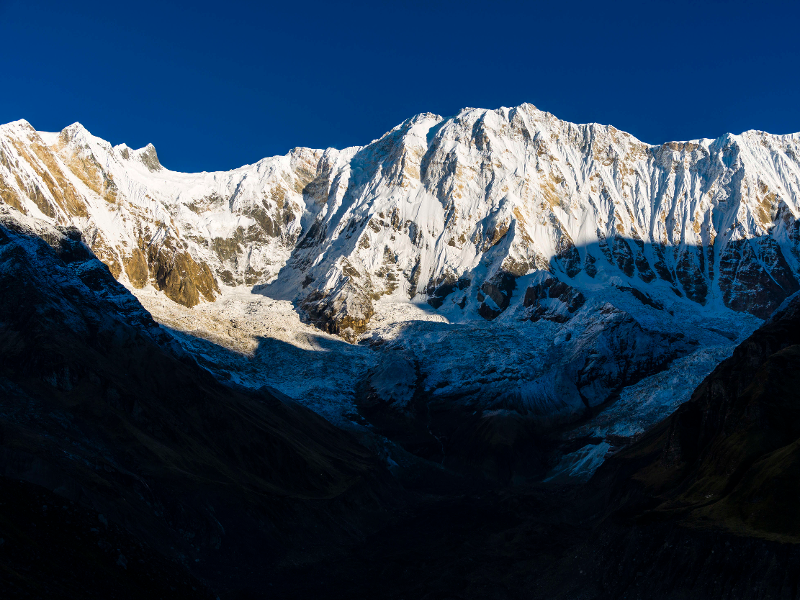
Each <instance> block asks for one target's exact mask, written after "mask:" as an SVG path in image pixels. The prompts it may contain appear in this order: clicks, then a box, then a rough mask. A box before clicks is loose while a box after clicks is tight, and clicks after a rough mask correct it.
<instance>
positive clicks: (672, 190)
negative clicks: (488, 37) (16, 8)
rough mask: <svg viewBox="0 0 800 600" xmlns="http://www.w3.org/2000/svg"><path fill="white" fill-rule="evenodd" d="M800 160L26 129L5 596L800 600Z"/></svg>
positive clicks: (2, 331)
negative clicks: (166, 139) (179, 164)
mask: <svg viewBox="0 0 800 600" xmlns="http://www.w3.org/2000/svg"><path fill="white" fill-rule="evenodd" d="M798 144H800V135H789V136H772V135H769V134H765V133H762V132H746V133H743V134H742V135H739V136H734V135H726V136H723V137H721V138H719V139H716V140H695V141H691V142H681V143H669V144H664V145H662V146H650V145H647V144H643V143H641V142H639V141H638V140H636V139H635V138H633V137H631V136H629V135H627V134H625V133H623V132H620V131H618V130H616V129H614V128H613V127H607V126H600V125H596V124H591V125H574V124H570V123H566V122H563V121H560V120H558V119H556V118H555V117H553V116H552V115H550V114H548V113H544V112H542V111H539V110H537V109H535V108H534V107H532V106H530V105H522V106H520V107H517V108H512V109H505V108H503V109H499V110H496V111H486V110H478V109H466V110H464V111H462V112H461V113H459V114H458V115H456V116H455V117H452V118H448V119H443V118H441V117H438V116H436V115H430V114H424V115H418V116H416V117H414V118H412V119H410V120H408V121H406V122H404V123H402V124H401V125H399V126H398V127H396V128H395V129H393V130H392V131H390V132H388V133H387V134H386V135H384V136H382V137H381V138H379V139H378V140H375V141H373V142H372V143H370V144H368V145H367V146H364V147H360V148H348V149H344V150H334V149H328V150H325V151H321V150H309V149H294V150H292V151H291V152H290V153H289V154H287V155H286V156H282V157H273V158H267V159H263V160H261V161H259V162H258V163H256V164H254V165H248V166H244V167H242V168H240V169H236V170H234V171H230V172H218V173H199V174H183V173H175V172H171V171H169V170H168V169H166V168H164V167H163V166H162V165H161V163H160V161H159V158H158V155H157V153H156V150H155V148H153V147H152V146H147V147H145V148H143V149H140V150H133V149H131V148H128V147H127V146H125V145H119V146H111V145H110V144H109V143H107V142H105V141H103V140H100V139H99V138H96V137H94V136H92V135H91V134H90V133H88V132H87V131H86V130H85V129H84V128H83V127H82V126H80V125H78V124H75V125H72V126H70V127H67V128H66V129H65V130H63V131H62V132H60V133H45V132H37V131H35V130H34V129H33V128H32V127H31V126H30V125H29V124H27V123H26V122H24V121H18V122H15V123H10V124H7V125H3V126H0V198H2V202H0V290H2V293H0V358H1V360H0V475H2V477H1V479H2V482H0V483H2V487H0V502H1V503H2V504H3V507H4V512H3V514H4V516H2V517H0V527H1V528H2V530H0V560H2V568H3V570H4V572H5V573H7V574H11V575H10V576H9V577H4V578H2V580H0V585H2V586H5V587H4V589H3V592H4V593H6V594H7V595H9V596H12V595H14V594H17V593H20V594H21V593H24V592H27V593H29V594H31V595H34V596H35V595H37V594H38V595H39V596H49V597H58V596H61V597H65V598H71V597H92V596H97V597H107V596H108V592H109V590H112V591H116V590H122V591H120V592H119V594H120V596H126V597H137V596H141V595H153V596H160V597H171V596H177V597H183V596H185V597H208V596H209V595H211V596H212V597H213V595H214V594H216V593H220V594H222V595H223V596H225V597H250V595H253V594H255V595H256V596H279V597H287V598H288V597H298V598H302V597H331V598H333V597H342V598H344V597H358V596H360V595H362V596H366V597H374V596H375V595H380V596H382V597H398V598H401V597H425V596H426V595H427V596H429V597H440V596H441V597H453V596H455V597H498V598H508V597H542V598H557V597H562V598H576V597H584V598H612V597H622V596H627V597H664V598H675V597H697V596H698V595H701V596H708V597H720V598H729V597H765V596H767V595H774V596H781V597H783V596H786V597H794V596H796V595H797V593H796V590H797V589H798V581H797V578H796V576H795V574H796V573H797V572H800V571H798V565H800V554H798V552H796V551H795V549H794V548H795V542H796V541H797V539H796V538H797V534H798V527H797V523H796V521H797V519H796V518H795V517H794V515H793V512H792V507H793V502H794V500H795V499H796V495H797V493H796V492H797V490H796V487H797V486H796V485H795V479H796V477H794V475H795V471H796V462H797V461H796V458H795V456H794V454H795V446H796V443H797V435H798V431H800V429H798V427H797V423H796V421H797V418H796V417H797V415H796V414H795V413H796V412H797V411H796V406H795V404H796V400H797V398H796V394H795V393H794V392H793V387H792V377H793V375H794V373H795V372H796V370H797V369H796V366H797V365H796V364H795V363H796V362H797V360H796V358H797V357H796V356H795V354H796V351H795V349H796V342H797V339H796V338H797V333H798V332H797V325H798V307H799V306H800V300H798V298H799V297H800V293H798V289H800V284H798V274H799V273H800V271H798V269H799V268H800V254H798V227H799V226H798V215H799V214H800V192H799V190H800V188H799V187H798V183H800V177H799V175H800V162H799V161H798V158H797V157H798V151H800V149H799V148H798ZM309 409H311V410H309ZM320 415H322V416H320ZM587 481H588V482H587ZM59 502H63V504H61V505H60V507H59ZM6 504H8V506H6ZM45 507H47V508H45ZM65 507H66V508H65ZM6 509H8V510H6ZM55 509H58V510H55ZM18 550H19V551H18ZM83 557H85V559H84V558H83ZM80 565H87V567H86V569H87V571H86V573H89V574H90V575H85V574H84V573H82V572H81V567H80ZM84 575H85V576H84ZM56 578H57V581H56ZM90 579H94V581H92V580H90ZM109 581H111V582H114V583H113V584H112V583H107V582H109ZM43 582H44V583H43ZM104 582H106V583H104ZM273 584H274V587H273ZM42 586H44V587H42ZM376 590H378V591H379V593H377V594H376Z"/></svg>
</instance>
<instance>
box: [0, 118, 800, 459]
mask: <svg viewBox="0 0 800 600" xmlns="http://www.w3.org/2000/svg"><path fill="white" fill-rule="evenodd" d="M798 156H800V135H798V134H795V135H788V136H773V135H769V134H765V133H763V132H746V133H744V134H742V135H738V136H736V135H725V136H723V137H721V138H718V139H716V140H708V139H703V140H694V141H691V142H680V143H679V142H672V143H668V144H664V145H661V146H650V145H647V144H644V143H642V142H640V141H638V140H636V139H635V138H633V137H632V136H630V135H628V134H626V133H624V132H620V131H618V130H616V129H615V128H613V127H610V126H601V125H597V124H590V125H574V124H571V123H567V122H564V121H560V120H558V119H557V118H555V117H554V116H553V115H551V114H549V113H545V112H542V111H539V110H538V109H536V108H535V107H533V106H531V105H529V104H524V105H522V106H519V107H516V108H511V109H507V108H501V109H498V110H495V111H488V110H481V109H465V110H463V111H461V112H460V113H459V114H458V115H456V116H455V117H452V118H448V119H442V118H441V117H439V116H436V115H432V114H422V115H418V116H416V117H413V118H412V119H409V120H408V121H405V122H404V123H402V124H400V125H399V126H397V127H396V128H394V129H393V130H392V131H390V132H388V133H387V134H385V135H384V136H382V137H381V138H380V139H378V140H375V141H373V142H372V143H370V144H368V145H367V146H364V147H357V148H348V149H344V150H341V151H340V150H334V149H328V150H325V151H321V150H310V149H302V148H300V149H294V150H292V151H291V152H290V153H289V154H287V155H286V156H280V157H272V158H267V159H263V160H261V161H259V162H258V163H256V164H254V165H248V166H244V167H241V168H240V169H236V170H234V171H230V172H217V173H198V174H184V173H175V172H171V171H169V170H167V169H165V168H164V167H163V166H161V164H160V162H159V160H158V157H157V155H156V151H155V148H153V147H152V146H148V147H146V148H143V149H140V150H132V149H130V148H128V147H127V146H125V145H120V146H115V147H112V146H111V145H110V144H108V143H107V142H105V141H103V140H101V139H99V138H96V137H94V136H92V135H91V134H89V133H88V132H87V131H86V130H85V129H84V128H83V127H82V126H80V125H79V124H75V125H72V126H70V127H68V128H66V129H65V130H63V131H62V132H60V133H58V134H55V133H39V132H36V131H35V130H34V129H33V128H32V127H31V126H30V125H29V124H27V123H26V122H24V121H18V122H15V123H10V124H8V125H4V126H0V197H2V200H3V203H5V204H6V205H8V206H10V207H12V208H13V209H14V210H17V211H21V212H23V213H26V214H27V215H28V216H29V217H31V218H36V219H43V220H45V221H47V222H50V223H58V224H61V225H73V226H75V227H77V228H78V229H79V230H80V231H81V232H82V233H83V239H84V240H85V242H86V243H87V245H88V246H89V247H90V248H91V249H92V250H93V251H94V253H95V254H96V255H97V256H98V257H99V258H100V259H101V260H102V261H103V262H105V263H106V265H108V267H109V269H110V270H111V272H112V274H114V276H115V277H117V278H118V279H120V281H122V282H123V283H125V284H127V285H129V286H130V287H132V288H133V289H135V290H139V291H138V292H137V293H138V294H139V296H140V298H141V299H142V300H143V302H144V303H145V304H146V305H147V306H148V307H149V308H150V309H151V310H152V311H153V313H154V315H156V317H157V318H160V319H161V320H162V321H164V322H166V323H168V324H169V325H170V326H171V327H172V328H173V329H174V330H175V336H176V339H178V341H180V342H181V344H182V345H183V346H184V348H185V349H187V350H188V351H190V352H192V353H193V354H195V355H198V356H201V358H202V357H203V356H205V359H204V360H206V364H207V366H208V367H209V368H210V369H211V370H212V371H214V372H215V373H216V374H217V375H218V376H219V377H222V378H223V379H225V378H227V379H230V380H232V381H235V382H239V383H241V384H244V385H262V384H267V385H271V386H273V387H275V388H277V389H279V390H282V391H284V392H285V393H289V394H292V389H300V388H297V387H296V386H297V385H300V384H299V383H298V382H302V385H301V386H300V387H302V391H303V392H304V394H303V395H304V397H306V398H309V400H308V402H311V403H312V404H313V405H315V406H314V408H315V409H316V410H318V411H319V412H321V413H322V414H325V415H326V416H328V418H330V419H331V420H333V421H335V422H338V423H346V422H348V421H349V419H350V418H354V417H353V411H354V407H356V406H358V407H360V408H359V410H361V412H364V410H367V408H365V406H366V405H365V404H364V402H366V403H367V404H368V405H369V409H368V410H369V411H372V412H371V414H373V416H375V417H376V418H378V416H379V415H378V414H377V413H376V412H375V411H378V412H380V414H381V415H382V416H381V417H380V418H384V417H386V416H387V415H394V416H393V417H392V419H393V420H392V422H393V423H394V422H395V421H396V420H397V419H404V421H403V422H404V423H406V425H407V426H408V427H410V428H412V429H413V428H414V427H416V428H418V429H419V431H420V436H421V437H420V438H419V439H422V438H424V437H425V436H428V437H429V438H430V444H429V445H428V446H426V444H427V442H425V443H422V442H420V444H418V445H419V447H420V448H422V447H423V446H425V447H426V448H427V449H424V450H420V454H422V455H426V456H428V457H429V458H432V459H435V460H437V461H439V460H442V461H443V460H445V456H448V457H449V456H451V455H452V454H453V453H456V454H457V453H458V452H459V448H457V447H456V446H457V445H458V444H457V443H456V442H455V441H453V440H454V439H456V438H459V436H461V439H468V440H470V441H469V444H473V445H474V444H478V445H480V444H479V443H478V442H476V440H475V438H474V435H477V434H476V433H475V431H484V430H486V429H487V428H489V429H491V428H492V427H496V422H497V421H498V419H499V420H502V419H506V417H507V416H508V415H512V416H513V415H523V416H524V418H525V419H526V420H527V421H530V422H533V423H536V424H537V427H545V428H552V427H553V426H562V425H563V424H564V423H570V422H573V421H575V420H578V419H581V418H583V417H584V416H586V415H594V414H596V412H597V410H598V408H599V407H606V406H607V405H608V403H609V401H612V400H614V399H616V398H619V401H617V402H616V403H615V404H614V405H613V407H612V410H609V411H606V412H605V413H604V415H605V416H603V417H602V419H604V420H602V419H601V421H598V422H597V426H596V427H595V428H594V429H591V427H589V426H586V427H589V429H586V427H584V428H582V429H580V430H577V431H576V432H574V433H571V434H568V435H567V437H568V438H571V439H579V438H580V437H581V436H584V435H588V433H587V432H588V431H593V432H594V433H593V434H592V435H595V436H596V437H598V436H599V438H602V439H606V438H607V436H611V437H608V439H612V438H613V439H616V438H618V437H619V436H620V435H628V436H629V435H633V434H635V433H636V432H638V431H640V430H641V429H642V428H644V427H646V426H647V424H648V423H651V422H654V421H655V420H657V419H658V418H661V417H662V416H663V415H664V414H665V412H668V411H669V410H671V409H672V408H673V407H674V406H676V403H677V401H678V400H676V398H677V395H673V396H670V397H669V398H666V397H663V394H662V393H661V392H659V391H658V390H659V389H661V388H663V387H664V386H665V385H667V384H668V383H665V382H673V381H678V380H679V379H676V378H678V377H679V376H678V374H679V373H681V372H682V370H685V371H686V373H687V376H689V377H690V378H694V379H697V378H701V377H703V376H704V375H705V374H706V373H707V372H708V371H710V369H711V368H712V367H713V362H714V360H717V359H719V358H721V357H724V356H726V355H727V354H728V353H729V352H730V351H731V350H732V347H733V345H734V344H735V341H736V340H737V339H742V336H744V335H747V334H749V333H750V332H751V331H752V330H753V329H754V328H755V327H756V326H757V325H758V323H759V322H760V319H763V318H764V317H766V316H767V315H768V314H769V313H770V312H771V311H772V310H773V309H774V308H775V307H776V306H777V305H779V304H780V302H781V301H782V300H783V299H784V298H786V297H787V296H788V295H789V294H791V293H793V292H794V291H796V290H797V289H799V288H800V286H799V285H798V283H797V274H798V269H800V250H799V249H798V244H799V243H800V229H799V225H798V220H797V216H798V214H800V159H798ZM237 286H238V287H237ZM241 286H244V287H241ZM153 288H154V289H155V290H159V291H162V292H163V293H164V294H165V296H166V297H167V298H169V299H171V300H174V301H175V302H177V303H179V304H182V305H183V306H184V307H188V308H191V307H195V308H194V309H192V312H191V313H186V314H183V311H184V309H182V308H178V307H171V305H170V304H169V302H168V301H166V300H164V299H163V296H161V295H160V294H159V293H157V292H155V291H153ZM234 288H235V289H236V290H239V291H234ZM248 290H249V291H248ZM220 297H221V301H220V300H218V299H219V298H220ZM215 300H217V301H216V302H214V303H213V304H206V302H212V301H215ZM201 303H203V304H202V306H201V307H200V306H197V305H198V304H201ZM290 306H291V307H292V308H291V309H290V308H289V307H290ZM287 310H293V311H296V313H297V315H298V316H299V317H300V318H301V319H302V320H304V321H306V322H310V323H312V324H314V325H317V326H318V327H319V328H321V329H323V330H324V331H326V332H327V333H332V334H338V335H339V336H340V337H341V338H344V340H347V341H351V342H352V341H356V340H359V339H360V340H361V341H362V342H363V344H362V346H361V347H358V348H356V347H352V346H348V345H347V344H344V343H340V342H336V341H335V339H334V338H331V337H329V336H328V335H326V334H324V333H320V334H317V336H318V337H317V338H316V339H315V338H314V337H313V336H312V335H311V334H310V332H309V330H307V329H306V326H305V325H303V324H301V323H300V322H299V321H298V319H297V316H294V315H293V314H291V313H286V312H285V311H287ZM232 311H233V312H234V313H236V316H235V317H234V318H235V319H240V318H241V319H242V320H243V322H245V323H247V326H248V328H249V329H248V333H247V334H246V335H245V337H241V336H239V334H235V335H227V334H226V335H223V336H219V335H218V333H219V327H221V326H223V325H224V322H228V323H229V322H230V318H231V317H230V314H229V313H231V312H232ZM188 314H193V315H196V318H194V319H190V318H187V315H188ZM280 314H283V315H285V317H277V316H276V315H280ZM179 317H180V318H179ZM278 318H280V319H283V320H284V321H285V329H287V330H288V332H283V333H281V332H280V331H279V330H278V328H277V327H276V326H275V323H276V319H278ZM221 324H223V325H221ZM224 327H226V328H227V326H226V325H225V326H224ZM178 330H183V331H185V332H186V333H184V334H181V333H179V332H178ZM187 333H188V334H191V335H186V334H187ZM198 337H200V338H202V337H205V338H210V339H211V340H212V341H214V342H219V341H220V339H221V342H222V344H221V345H220V344H218V343H215V344H209V345H205V346H204V342H202V340H199V339H198ZM245 338H246V339H245ZM298 339H303V340H308V341H301V342H297V340H298ZM280 340H283V341H284V342H288V345H282V344H280V343H278V342H279V341H280ZM293 340H294V341H293ZM306 346H307V347H306ZM225 347H229V348H232V349H234V350H236V351H238V352H241V351H242V350H244V351H245V352H244V354H241V353H239V354H237V353H236V352H234V353H231V352H228V351H226V350H225ZM259 349H261V354H260V358H259V354H258V353H259ZM323 351H324V352H323ZM209 352H210V354H209ZM318 355H319V356H318ZM280 359H283V360H280ZM676 359H677V360H676ZM276 364H280V365H281V366H280V367H273V366H272V365H276ZM665 369H666V371H665ZM296 373H300V374H301V376H300V377H297V376H296V375H295V374H296ZM293 386H294V387H293ZM454 411H455V412H454ZM473 414H477V415H478V417H480V418H483V419H485V420H488V421H489V422H490V423H491V425H487V424H486V422H484V421H482V422H480V423H478V424H477V425H475V427H477V429H476V430H475V431H474V432H472V433H469V432H468V434H465V433H464V429H463V427H462V429H460V430H459V429H458V427H461V426H462V425H464V422H463V419H462V417H464V415H473ZM348 415H349V416H348ZM454 415H456V416H454ZM459 415H460V416H459ZM481 415H483V416H482V417H481ZM387 418H388V417H387ZM513 418H516V417H513ZM598 418H600V417H598ZM527 421H526V422H527ZM503 422H505V421H503ZM455 424H460V425H458V426H456V425H455ZM404 426H405V425H404ZM470 426H472V425H470ZM503 427H505V425H503ZM456 430H458V435H456ZM465 435H466V438H464V436H465ZM481 435H482V434H481ZM453 436H455V437H453ZM470 436H473V437H470ZM615 436H616V437H615ZM595 442H596V439H595ZM579 462H580V461H579ZM583 462H586V461H583ZM589 462H591V461H589Z"/></svg>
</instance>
